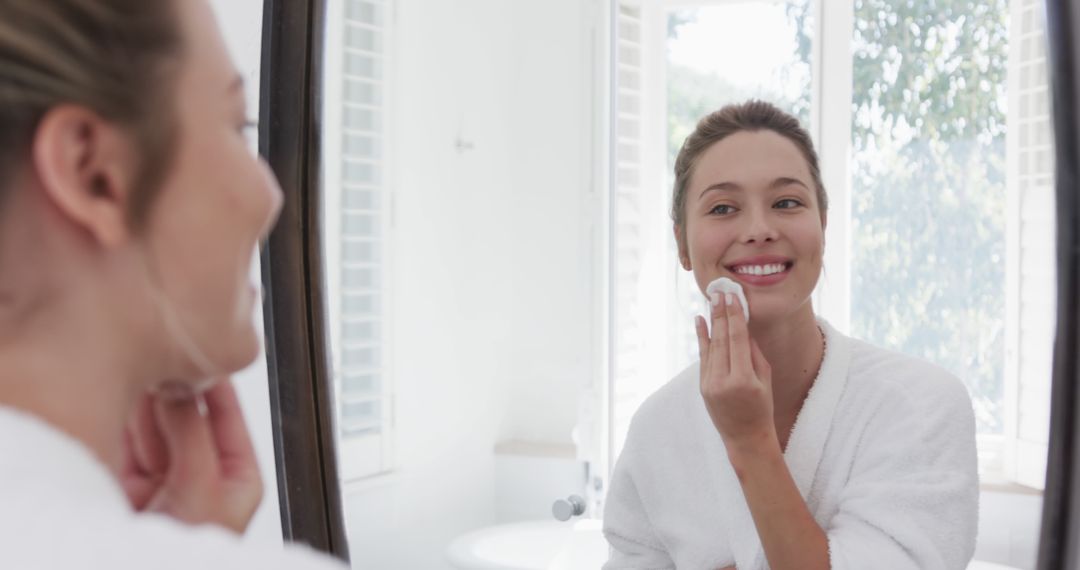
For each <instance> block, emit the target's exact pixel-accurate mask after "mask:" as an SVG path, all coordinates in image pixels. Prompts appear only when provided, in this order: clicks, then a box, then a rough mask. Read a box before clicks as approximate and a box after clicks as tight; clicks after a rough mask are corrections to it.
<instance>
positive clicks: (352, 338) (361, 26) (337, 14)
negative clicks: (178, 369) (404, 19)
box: [323, 0, 393, 480]
mask: <svg viewBox="0 0 1080 570" xmlns="http://www.w3.org/2000/svg"><path fill="white" fill-rule="evenodd" d="M327 9H328V11H329V12H328V18H327V22H328V29H327V35H326V37H327V40H326V42H327V43H326V69H327V70H328V73H327V74H326V84H325V97H324V100H323V104H324V109H323V113H324V117H325V118H326V120H325V123H324V125H323V127H324V135H323V136H324V144H325V145H326V153H325V156H326V159H325V160H326V163H325V164H324V170H325V175H324V180H325V188H324V196H325V204H324V206H325V221H326V224H325V225H326V244H325V245H326V248H325V249H326V256H327V280H328V287H329V289H330V295H329V296H328V297H329V303H328V305H329V311H330V337H331V339H330V340H331V342H330V346H331V350H332V353H333V366H334V382H335V390H336V397H337V404H338V410H337V412H338V417H337V422H338V430H339V434H338V436H339V444H340V448H339V458H340V462H341V469H340V471H341V477H342V478H343V479H344V480H350V479H358V478H362V477H367V476H370V475H374V474H377V473H380V472H384V471H387V470H389V469H390V468H391V466H392V461H391V460H392V437H391V435H392V434H391V429H392V426H393V410H392V402H393V398H392V390H391V383H390V378H391V377H390V368H389V365H388V364H389V363H388V362H387V358H386V354H387V351H386V350H385V338H386V335H387V332H386V324H387V323H388V322H389V321H388V320H387V315H386V311H385V307H387V306H388V305H387V294H388V291H389V288H388V282H387V277H388V275H389V271H388V270H387V267H388V266H387V256H386V254H385V252H386V250H387V244H388V240H389V238H390V234H389V227H388V226H389V224H388V221H389V215H388V213H389V209H388V206H389V202H390V200H389V191H390V190H389V189H390V186H389V184H388V183H387V180H386V177H385V176H384V171H385V164H386V155H387V148H388V145H387V141H386V138H387V136H386V133H387V129H386V125H385V117H386V116H387V109H386V104H387V101H388V98H387V96H386V91H387V82H386V68H387V58H388V50H387V46H388V45H389V44H388V42H387V34H388V30H387V25H386V24H387V20H388V16H389V14H388V12H389V3H388V1H385V0H339V1H336V2H330V3H329V4H328V6H327Z"/></svg>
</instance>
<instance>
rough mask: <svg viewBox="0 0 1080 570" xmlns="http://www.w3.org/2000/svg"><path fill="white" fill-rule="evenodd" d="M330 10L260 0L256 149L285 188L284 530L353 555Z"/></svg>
mask: <svg viewBox="0 0 1080 570" xmlns="http://www.w3.org/2000/svg"><path fill="white" fill-rule="evenodd" d="M325 14H326V7H325V0H265V2H264V5H263V23H262V25H263V35H262V38H263V39H262V71H261V85H260V86H259V87H260V94H259V97H260V102H259V124H260V127H261V128H260V129H259V152H260V154H261V155H262V156H263V157H265V158H266V161H267V162H268V163H269V164H270V167H271V168H272V169H273V171H274V173H275V174H276V175H277V177H278V180H279V181H280V183H281V189H282V191H283V193H284V204H283V207H282V211H281V218H280V220H279V221H278V224H277V226H276V227H275V228H274V230H273V232H272V233H271V234H270V237H269V238H268V239H267V242H266V244H265V245H264V247H263V250H262V259H261V261H262V280H263V286H264V289H265V297H264V300H263V315H264V322H265V323H266V354H267V369H268V374H269V380H270V408H271V417H272V423H273V431H274V450H275V459H276V467H277V489H278V497H279V499H280V504H281V525H282V533H283V535H284V538H285V539H286V540H290V541H297V542H303V543H305V544H308V545H310V546H312V547H314V548H316V549H318V550H322V551H324V552H328V553H331V554H333V555H335V556H337V557H339V558H341V559H343V560H348V552H349V549H348V542H347V539H346V534H345V523H344V513H343V509H342V498H341V488H340V482H339V481H340V480H339V477H338V469H337V456H336V453H337V447H336V445H335V426H334V417H335V414H334V397H333V381H332V377H331V366H330V355H329V351H328V348H327V346H328V333H327V322H326V300H325V298H324V297H325V293H324V292H325V290H326V289H325V286H324V285H325V284H324V279H325V276H324V265H323V248H322V228H323V221H322V202H321V199H322V192H321V188H320V182H321V181H320V161H321V152H320V150H321V148H322V145H321V143H322V140H321V137H322V133H321V128H320V125H321V101H322V52H323V48H322V45H323V44H322V39H323V37H324V34H323V29H324V22H325Z"/></svg>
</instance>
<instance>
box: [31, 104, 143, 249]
mask: <svg viewBox="0 0 1080 570" xmlns="http://www.w3.org/2000/svg"><path fill="white" fill-rule="evenodd" d="M134 155H135V153H134V149H133V146H132V144H131V141H130V138H129V135H128V134H127V133H125V132H124V131H122V130H121V129H119V128H117V127H116V126H114V125H112V124H111V123H109V122H107V121H105V120H104V119H102V118H101V117H100V116H98V115H97V114H95V113H93V112H91V111H90V110H88V109H86V108H84V107H79V106H75V105H61V106H59V107H55V108H53V109H51V110H49V111H48V112H47V113H46V114H45V116H44V117H43V118H42V119H41V122H40V123H39V124H38V127H37V130H36V131H35V132H34V139H33V143H32V148H31V163H32V168H33V171H34V174H35V175H36V177H37V179H38V180H39V181H40V183H41V187H42V190H43V191H44V193H45V196H46V198H47V199H48V201H49V203H50V204H52V205H53V206H55V207H56V209H57V210H58V211H59V212H60V213H61V214H62V215H63V217H65V218H66V219H67V220H68V221H70V222H71V223H72V224H74V225H75V226H77V227H78V228H80V229H82V230H84V231H85V232H86V233H87V234H88V235H90V236H93V238H94V239H95V240H96V241H97V242H98V243H99V244H101V245H102V246H104V247H111V246H115V245H117V244H119V243H121V242H123V241H124V240H126V239H127V238H128V234H129V232H128V225H127V211H128V203H129V198H130V193H131V191H132V188H131V185H132V181H133V178H134V174H135V159H134Z"/></svg>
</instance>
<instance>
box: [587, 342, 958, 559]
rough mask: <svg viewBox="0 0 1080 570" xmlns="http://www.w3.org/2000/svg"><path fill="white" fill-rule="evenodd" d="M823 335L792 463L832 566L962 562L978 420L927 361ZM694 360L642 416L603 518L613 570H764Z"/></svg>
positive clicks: (950, 380)
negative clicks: (731, 568) (822, 354)
mask: <svg viewBox="0 0 1080 570" xmlns="http://www.w3.org/2000/svg"><path fill="white" fill-rule="evenodd" d="M819 322H820V324H821V327H822V330H824V331H825V338H826V350H825V358H824V360H823V362H822V364H821V370H820V371H819V373H818V377H817V379H816V380H815V381H814V384H813V386H812V388H811V390H810V393H809V394H808V395H807V398H806V401H805V403H804V404H803V408H802V410H801V411H800V413H799V416H798V419H797V421H796V423H795V427H794V428H793V429H792V432H791V437H790V439H789V440H788V445H787V449H786V451H785V453H784V459H785V461H786V463H787V466H788V468H789V469H790V471H791V474H792V476H793V478H794V480H795V483H796V485H797V486H798V488H799V492H800V493H801V494H802V496H803V499H805V500H806V504H807V506H808V507H809V509H810V512H811V514H812V515H813V517H814V519H815V520H816V521H817V523H818V524H819V525H820V526H821V528H822V529H823V530H824V531H825V532H826V533H827V534H828V540H829V558H830V563H831V567H832V570H907V569H910V570H939V569H940V570H962V569H963V568H965V567H966V566H967V564H968V561H969V560H970V559H971V557H972V555H973V554H974V551H975V535H976V530H977V525H978V500H979V481H978V469H977V467H978V465H977V458H976V450H975V419H974V413H973V411H972V407H971V400H970V397H969V396H968V393H967V390H966V388H965V387H964V385H963V384H962V383H961V382H960V381H959V380H958V379H957V378H956V377H954V376H952V375H950V374H949V373H948V372H946V371H944V370H942V369H941V368H939V367H937V366H934V365H932V364H929V363H927V362H924V361H921V360H918V359H915V358H911V357H908V356H904V355H901V354H898V353H895V352H889V351H886V350H882V349H880V348H876V347H873V346H870V345H868V344H866V343H864V342H860V341H857V340H854V339H851V338H848V337H845V336H844V335H842V334H840V333H839V332H837V331H836V330H834V329H833V328H831V327H830V326H829V325H828V324H827V323H825V322H823V321H819ZM698 370H699V368H698V365H697V364H694V365H692V366H691V367H689V368H687V369H686V370H684V371H683V372H682V373H680V374H679V375H678V376H676V377H675V378H674V379H673V380H672V381H671V382H669V383H668V384H667V385H665V386H664V387H662V388H661V389H660V390H658V391H657V392H656V393H655V394H653V395H652V396H651V397H650V398H649V399H648V400H647V401H646V402H645V403H644V404H643V405H642V406H641V408H640V409H639V410H638V412H637V414H636V415H635V416H634V419H633V421H632V423H631V426H630V431H629V434H628V435H627V439H626V445H625V447H624V448H623V451H622V455H621V456H620V457H619V460H618V463H617V464H616V467H615V473H614V476H613V477H612V481H611V488H610V491H609V493H608V496H607V504H606V506H605V513H604V535H605V536H606V537H607V540H608V542H609V544H610V545H611V559H610V561H609V562H608V563H607V565H606V566H605V568H609V569H615V568H633V569H645V568H648V569H666V568H679V569H680V570H713V569H716V568H723V567H725V566H729V565H732V564H734V565H735V566H737V568H738V570H761V569H764V568H768V563H767V561H766V559H765V552H764V550H763V549H762V546H761V541H760V539H759V537H758V535H757V530H756V528H755V527H754V522H753V519H752V518H751V516H750V511H749V507H748V506H747V504H746V500H745V498H744V497H743V494H742V489H741V487H740V486H739V482H738V480H737V479H736V477H735V473H734V471H733V470H732V467H731V463H730V462H729V461H728V459H727V454H726V451H725V449H724V443H723V441H722V439H721V437H720V434H719V433H718V432H717V430H716V428H715V427H714V426H713V423H712V421H711V420H710V419H709V415H708V412H707V411H706V409H705V404H704V401H703V399H702V396H701V392H700V388H699V372H698Z"/></svg>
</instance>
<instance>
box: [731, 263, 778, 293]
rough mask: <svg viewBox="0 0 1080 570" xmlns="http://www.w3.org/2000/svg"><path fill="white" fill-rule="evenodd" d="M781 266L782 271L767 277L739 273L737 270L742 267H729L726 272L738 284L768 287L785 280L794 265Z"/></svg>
mask: <svg viewBox="0 0 1080 570" xmlns="http://www.w3.org/2000/svg"><path fill="white" fill-rule="evenodd" d="M782 265H783V266H784V268H783V270H781V271H779V272H777V273H771V274H768V275H757V274H755V273H740V272H739V271H738V269H739V268H740V267H744V266H736V267H729V268H728V271H730V272H731V276H732V278H733V279H735V280H736V281H738V282H740V283H744V284H746V285H754V286H757V287H765V286H769V285H775V284H777V283H780V282H781V281H783V280H784V279H787V277H788V275H789V274H790V273H791V268H792V267H794V265H795V264H794V263H793V262H787V263H783V264H782Z"/></svg>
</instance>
